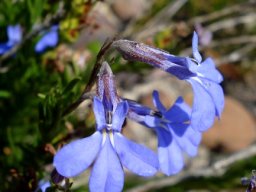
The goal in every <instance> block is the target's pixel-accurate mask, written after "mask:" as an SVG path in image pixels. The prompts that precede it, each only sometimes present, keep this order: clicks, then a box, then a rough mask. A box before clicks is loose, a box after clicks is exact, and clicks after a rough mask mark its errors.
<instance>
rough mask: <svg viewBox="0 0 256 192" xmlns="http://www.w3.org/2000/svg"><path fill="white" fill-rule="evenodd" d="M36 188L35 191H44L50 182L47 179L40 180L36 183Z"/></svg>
mask: <svg viewBox="0 0 256 192" xmlns="http://www.w3.org/2000/svg"><path fill="white" fill-rule="evenodd" d="M38 185H39V186H38V188H37V189H36V190H35V192H40V191H41V192H46V190H47V188H49V187H51V183H50V182H49V181H44V180H40V181H39V184H38Z"/></svg>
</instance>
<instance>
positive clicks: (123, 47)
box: [112, 40, 196, 79]
mask: <svg viewBox="0 0 256 192" xmlns="http://www.w3.org/2000/svg"><path fill="white" fill-rule="evenodd" d="M112 45H113V46H114V47H115V48H116V49H117V50H118V51H119V52H120V53H121V54H122V56H123V57H124V59H126V60H130V61H140V62H144V63H148V64H150V65H152V66H154V67H157V68H160V69H162V70H164V71H167V72H169V73H172V74H173V75H175V76H176V77H177V78H179V79H187V78H188V77H192V76H196V75H195V74H194V73H193V72H191V71H190V70H189V62H188V58H186V57H178V56H175V55H172V54H169V53H167V52H165V51H163V50H160V49H158V48H154V47H151V46H148V45H145V44H143V43H137V42H134V41H129V40H117V41H115V42H114V43H113V44H112Z"/></svg>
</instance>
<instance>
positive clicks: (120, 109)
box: [112, 101, 129, 131]
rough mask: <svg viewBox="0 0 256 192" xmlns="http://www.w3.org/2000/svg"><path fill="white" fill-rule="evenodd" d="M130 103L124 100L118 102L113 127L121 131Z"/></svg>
mask: <svg viewBox="0 0 256 192" xmlns="http://www.w3.org/2000/svg"><path fill="white" fill-rule="evenodd" d="M128 108H129V106H128V103H127V101H123V102H120V103H118V104H117V107H116V110H115V112H114V114H113V120H112V128H113V130H115V131H121V129H122V126H123V124H124V120H125V118H126V115H127V112H128Z"/></svg>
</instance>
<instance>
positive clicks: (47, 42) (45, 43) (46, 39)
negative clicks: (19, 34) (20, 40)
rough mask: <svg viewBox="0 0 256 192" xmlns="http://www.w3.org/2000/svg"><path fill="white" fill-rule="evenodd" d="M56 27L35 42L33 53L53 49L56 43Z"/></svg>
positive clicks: (57, 37) (57, 38)
mask: <svg viewBox="0 0 256 192" xmlns="http://www.w3.org/2000/svg"><path fill="white" fill-rule="evenodd" d="M57 29H58V27H56V26H53V27H52V28H51V29H50V31H49V32H47V33H46V34H44V35H43V37H42V38H41V39H40V40H39V41H38V42H37V44H36V46H35V51H36V52H38V53H42V52H43V51H44V50H45V49H46V48H48V47H55V46H56V45H57V43H58V40H59V36H58V31H57Z"/></svg>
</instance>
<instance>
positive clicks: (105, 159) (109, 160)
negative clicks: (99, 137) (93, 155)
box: [89, 136, 124, 192]
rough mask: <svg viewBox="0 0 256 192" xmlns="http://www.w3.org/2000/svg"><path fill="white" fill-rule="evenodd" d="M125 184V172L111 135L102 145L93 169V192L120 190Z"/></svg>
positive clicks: (116, 191)
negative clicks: (112, 143)
mask: <svg viewBox="0 0 256 192" xmlns="http://www.w3.org/2000/svg"><path fill="white" fill-rule="evenodd" d="M123 185H124V172H123V168H122V166H121V163H120V160H119V159H118V156H117V154H116V152H115V151H114V149H113V147H112V145H111V143H110V140H109V137H108V136H107V138H106V142H105V144H104V146H103V147H102V149H101V151H100V153H99V155H98V157H97V159H96V161H95V163H94V165H93V168H92V171H91V176H90V181H89V188H90V191H91V192H109V191H111V192H120V191H122V189H123Z"/></svg>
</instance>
